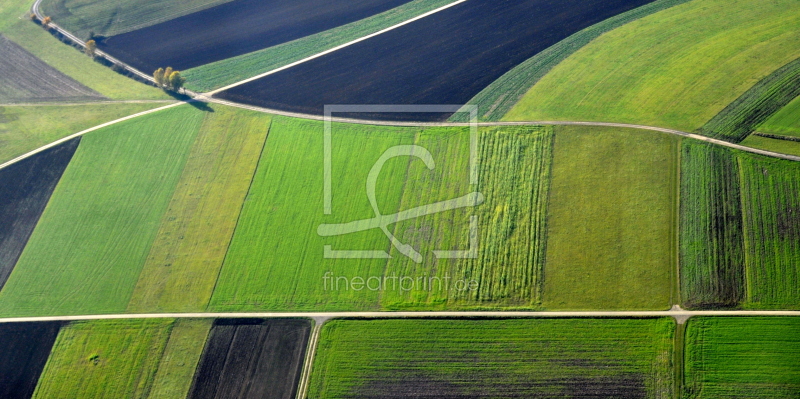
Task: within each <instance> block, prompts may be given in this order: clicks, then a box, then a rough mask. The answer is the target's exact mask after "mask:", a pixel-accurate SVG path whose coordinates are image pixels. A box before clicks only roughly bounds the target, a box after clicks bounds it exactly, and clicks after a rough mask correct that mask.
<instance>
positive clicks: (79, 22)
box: [40, 0, 231, 39]
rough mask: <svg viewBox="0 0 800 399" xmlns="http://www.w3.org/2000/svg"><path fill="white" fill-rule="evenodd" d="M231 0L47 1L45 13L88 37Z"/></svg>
mask: <svg viewBox="0 0 800 399" xmlns="http://www.w3.org/2000/svg"><path fill="white" fill-rule="evenodd" d="M228 1H231V0H127V1H115V0H44V1H43V2H42V4H41V7H40V9H41V12H42V14H44V15H48V16H50V17H52V18H53V22H55V23H57V24H59V25H60V26H62V27H64V28H66V29H67V30H68V31H70V32H72V33H73V34H75V35H76V36H78V37H80V38H82V39H85V38H87V37H88V36H89V33H90V32H94V33H96V34H98V35H103V36H112V35H118V34H120V33H125V32H128V31H132V30H136V29H141V28H144V27H146V26H150V25H155V24H157V23H159V22H164V21H169V20H170V19H174V18H178V17H180V16H183V15H186V14H190V13H193V12H196V11H200V10H203V9H206V8H209V7H213V6H215V5H218V4H222V3H227V2H228Z"/></svg>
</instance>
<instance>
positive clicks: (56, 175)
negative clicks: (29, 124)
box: [0, 138, 81, 288]
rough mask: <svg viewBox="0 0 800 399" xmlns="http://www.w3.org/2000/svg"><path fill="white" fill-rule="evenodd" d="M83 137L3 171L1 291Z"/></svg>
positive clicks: (0, 178)
mask: <svg viewBox="0 0 800 399" xmlns="http://www.w3.org/2000/svg"><path fill="white" fill-rule="evenodd" d="M80 141H81V139H80V138H75V139H72V140H70V141H68V142H66V143H63V144H61V145H58V146H56V147H53V148H50V149H48V150H45V151H43V152H40V153H38V154H36V155H34V156H32V157H30V158H26V159H24V160H22V161H20V162H17V163H15V164H11V165H9V166H7V167H5V168H3V169H0V220H2V221H3V222H2V224H0V288H2V287H3V285H4V284H5V283H6V281H7V280H8V277H9V275H10V274H11V271H12V270H14V265H15V264H16V263H17V260H18V259H19V256H20V254H22V250H23V249H24V248H25V244H26V243H27V242H28V238H30V236H31V233H32V232H33V229H34V227H36V223H37V222H38V221H39V217H40V216H41V215H42V211H44V209H45V206H47V202H48V201H49V200H50V195H51V194H52V193H53V190H54V189H55V188H56V184H58V181H59V179H60V178H61V175H62V174H63V173H64V169H66V167H67V165H68V164H69V161H70V159H72V155H73V154H74V153H75V149H76V148H78V143H80Z"/></svg>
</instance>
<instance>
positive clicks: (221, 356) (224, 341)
mask: <svg viewBox="0 0 800 399" xmlns="http://www.w3.org/2000/svg"><path fill="white" fill-rule="evenodd" d="M310 331H311V323H310V321H308V320H300V319H270V320H260V319H241V320H224V319H221V320H217V321H216V322H215V323H214V326H213V327H212V329H211V333H210V335H209V338H208V342H207V344H206V347H205V349H204V350H203V357H202V360H201V361H200V364H199V365H198V367H197V373H196V375H195V378H194V383H193V384H192V389H191V391H190V393H189V395H188V398H189V399H225V398H263V399H293V398H295V396H296V394H297V383H298V381H299V379H300V371H301V370H302V368H303V360H304V358H305V352H306V346H307V341H308V337H309V333H310Z"/></svg>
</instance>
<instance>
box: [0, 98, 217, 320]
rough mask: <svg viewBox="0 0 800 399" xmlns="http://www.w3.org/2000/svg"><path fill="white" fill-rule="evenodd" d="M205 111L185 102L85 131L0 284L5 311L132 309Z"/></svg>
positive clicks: (0, 301) (0, 305) (0, 308)
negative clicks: (11, 269) (9, 272)
mask: <svg viewBox="0 0 800 399" xmlns="http://www.w3.org/2000/svg"><path fill="white" fill-rule="evenodd" d="M203 115H204V113H203V112H200V111H198V110H196V109H194V108H193V107H191V106H188V105H184V106H182V107H176V108H174V109H170V110H166V111H162V112H159V113H156V114H152V115H147V116H144V117H141V118H137V119H132V120H130V121H127V122H124V123H120V124H116V125H113V126H111V127H108V128H105V129H102V130H98V131H95V132H92V133H91V134H88V135H86V136H84V137H83V138H82V140H81V145H80V147H79V148H78V150H77V152H76V153H75V156H74V157H73V159H72V161H71V162H70V165H69V166H68V167H67V170H66V171H65V172H64V175H63V176H62V179H61V181H60V183H59V184H58V186H57V187H56V189H55V191H54V192H53V195H52V197H51V199H50V202H49V204H48V206H47V208H46V209H45V211H44V213H43V214H42V217H41V219H40V221H39V223H38V225H37V226H36V229H34V231H33V234H32V235H31V238H30V240H29V242H28V245H27V246H26V248H25V250H24V251H23V253H22V256H21V257H20V260H19V262H18V263H17V266H16V267H15V271H14V273H13V274H12V275H11V277H10V278H9V280H8V282H7V283H6V286H5V287H4V289H3V290H2V291H0V313H2V314H5V315H8V314H24V315H26V316H31V315H45V314H76V313H80V314H87V313H89V314H91V313H109V312H122V311H124V310H125V308H126V306H127V304H128V300H129V299H130V296H131V293H132V291H133V289H134V286H135V285H136V280H137V278H138V277H139V273H140V271H141V269H142V266H143V265H144V262H145V260H146V257H147V254H148V251H149V249H150V246H151V244H152V242H153V239H154V238H155V236H156V233H157V232H158V228H159V223H160V220H161V217H162V215H163V214H164V212H165V210H166V208H167V206H168V204H169V201H170V198H171V197H172V195H173V192H174V191H175V187H176V185H177V182H178V180H179V178H180V176H181V173H182V170H183V168H184V164H185V163H186V159H187V157H188V154H189V150H190V149H191V146H192V142H193V141H194V138H195V136H196V135H197V131H198V129H199V127H200V124H201V122H202V119H203Z"/></svg>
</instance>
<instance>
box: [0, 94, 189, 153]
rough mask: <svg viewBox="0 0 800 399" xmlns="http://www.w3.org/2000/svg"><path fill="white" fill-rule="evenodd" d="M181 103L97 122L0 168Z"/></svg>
mask: <svg viewBox="0 0 800 399" xmlns="http://www.w3.org/2000/svg"><path fill="white" fill-rule="evenodd" d="M181 104H183V103H174V104H169V105H165V106H163V107H159V108H154V109H151V110H147V111H142V112H139V113H136V114H133V115H128V116H125V117H122V118H119V119H116V120H113V121H110V122H106V123H102V124H99V125H97V126H94V127H90V128H88V129H85V130H82V131H80V132H78V133H75V134H71V135H69V136H67V137H64V138H61V139H59V140H56V141H54V142H52V143H50V144H47V145H44V146H42V147H39V148H37V149H35V150H33V151H30V152H27V153H25V154H23V155H20V156H18V157H16V158H14V159H12V160H10V161H6V162H4V163H2V164H0V169H3V168H5V167H7V166H9V165H11V164H13V163H15V162H19V161H21V160H23V159H25V158H28V157H30V156H33V155H35V154H38V153H40V152H42V151H44V150H46V149H48V148H52V147H55V146H57V145H59V144H61V143H64V142H67V141H69V140H72V139H74V138H76V137H80V136H83V135H85V134H87V133H91V132H93V131H95V130H99V129H102V128H104V127H108V126H111V125H115V124H117V123H120V122H125V121H127V120H130V119H134V118H138V117H140V116H144V115H147V114H152V113H153V112H158V111H162V110H165V109H169V108H173V107H176V106H178V105H181Z"/></svg>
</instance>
